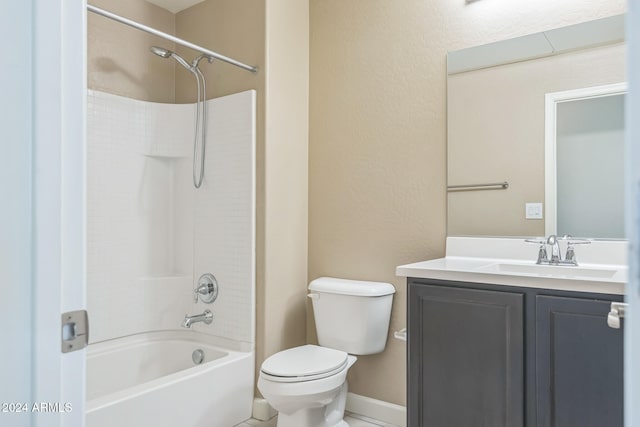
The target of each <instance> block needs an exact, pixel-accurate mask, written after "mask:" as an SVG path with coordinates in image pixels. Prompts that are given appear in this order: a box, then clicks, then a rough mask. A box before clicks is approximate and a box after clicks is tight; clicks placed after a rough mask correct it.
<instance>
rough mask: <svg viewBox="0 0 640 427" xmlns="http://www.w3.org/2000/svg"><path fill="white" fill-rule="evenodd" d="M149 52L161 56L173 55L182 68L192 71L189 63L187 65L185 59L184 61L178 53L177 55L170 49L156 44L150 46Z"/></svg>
mask: <svg viewBox="0 0 640 427" xmlns="http://www.w3.org/2000/svg"><path fill="white" fill-rule="evenodd" d="M151 52H153V53H154V54H156V55H158V56H159V57H161V58H169V57H173V59H175V60H176V61H178V63H179V64H180V65H182V66H183V67H184V68H186V69H187V70H189V71H191V72H193V69H192V67H191V65H189V64H188V63H187V61H185V60H184V59H182V57H181V56H180V55H178V54H177V53H175V52H172V51H170V50H169V49H165V48H163V47H158V46H151Z"/></svg>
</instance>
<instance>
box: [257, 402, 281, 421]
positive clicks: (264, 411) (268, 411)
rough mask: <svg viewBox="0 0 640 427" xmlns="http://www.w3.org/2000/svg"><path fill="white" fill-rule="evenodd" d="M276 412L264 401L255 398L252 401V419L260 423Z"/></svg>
mask: <svg viewBox="0 0 640 427" xmlns="http://www.w3.org/2000/svg"><path fill="white" fill-rule="evenodd" d="M277 414H278V412H277V411H276V410H275V409H273V408H272V407H271V405H269V402H267V401H266V400H265V399H261V398H259V397H256V398H254V399H253V418H255V419H256V420H260V421H268V420H270V419H271V418H273V417H275V416H276V415H277Z"/></svg>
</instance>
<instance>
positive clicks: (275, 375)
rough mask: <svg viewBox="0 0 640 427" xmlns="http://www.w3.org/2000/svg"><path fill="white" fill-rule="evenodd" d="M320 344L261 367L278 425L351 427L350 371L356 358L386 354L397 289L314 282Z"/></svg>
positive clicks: (330, 280)
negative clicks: (347, 418)
mask: <svg viewBox="0 0 640 427" xmlns="http://www.w3.org/2000/svg"><path fill="white" fill-rule="evenodd" d="M309 291H310V292H309V294H308V295H307V296H308V297H309V298H311V300H312V303H313V316H314V319H315V323H316V332H317V334H318V343H319V344H320V345H319V346H317V345H303V346H300V347H294V348H290V349H288V350H283V351H281V352H279V353H276V354H274V355H272V356H271V357H269V358H267V359H266V360H265V361H264V362H263V363H262V366H261V368H260V376H259V378H258V389H259V390H260V392H261V393H262V395H263V396H264V398H265V399H266V400H267V402H269V404H270V405H271V406H272V407H273V408H274V409H276V410H277V411H278V413H279V415H278V427H349V424H347V423H346V422H345V421H344V409H345V404H346V401H347V389H348V384H347V372H348V371H349V368H350V367H351V366H353V364H354V363H355V362H356V360H357V357H356V355H367V354H376V353H381V352H382V351H383V350H384V348H385V345H386V342H387V333H388V330H389V319H390V317H391V303H392V300H393V294H394V292H395V288H394V287H393V285H391V284H389V283H382V282H367V281H358V280H346V279H337V278H332V277H321V278H318V279H315V280H314V281H312V282H311V283H310V284H309Z"/></svg>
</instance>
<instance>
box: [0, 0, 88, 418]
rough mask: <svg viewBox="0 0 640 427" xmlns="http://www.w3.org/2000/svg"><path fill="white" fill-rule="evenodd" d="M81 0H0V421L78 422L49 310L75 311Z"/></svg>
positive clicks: (73, 381) (54, 315) (78, 387)
mask: <svg viewBox="0 0 640 427" xmlns="http://www.w3.org/2000/svg"><path fill="white" fill-rule="evenodd" d="M85 10H86V4H85V2H84V1H83V0H64V1H51V0H21V1H12V2H6V1H5V2H2V6H1V11H0V12H1V13H0V31H1V32H2V35H3V40H4V43H3V54H2V55H0V58H1V61H2V62H1V63H0V66H1V70H2V71H1V75H2V80H3V90H2V92H3V96H2V97H1V98H0V105H2V107H1V109H2V110H1V111H0V113H2V116H1V117H2V126H0V135H1V136H2V139H1V141H0V144H1V145H0V170H1V172H0V173H1V174H2V175H1V176H0V178H1V179H0V191H1V193H0V203H2V207H1V208H0V225H1V227H2V229H1V230H2V236H1V240H0V260H1V261H0V280H1V285H2V295H1V298H0V300H1V301H2V302H1V307H0V316H1V319H0V321H1V322H2V325H3V326H2V328H1V329H0V330H2V341H3V342H2V344H3V345H2V350H0V382H1V383H2V386H1V387H0V404H1V405H2V406H3V407H1V408H0V425H11V426H15V427H22V426H25V427H26V426H38V427H40V426H65V427H66V426H69V427H71V426H73V427H82V426H84V402H85V391H84V390H85V356H86V355H85V353H86V351H84V350H79V351H76V352H70V353H64V354H63V353H62V351H61V348H62V343H61V314H62V313H63V312H66V311H71V310H83V309H85V307H86V305H85V261H84V258H85V254H84V247H85V244H84V242H85V227H84V218H85V215H84V205H85V204H84V186H85V179H84V158H85V156H84V144H85V143H84V140H85V136H84V135H85V97H86V83H85V82H86V78H85V74H86V73H85V68H86V67H85V56H86V54H85V51H86V49H85V39H86V31H85V27H86V25H85V20H86V19H85V14H86V12H85Z"/></svg>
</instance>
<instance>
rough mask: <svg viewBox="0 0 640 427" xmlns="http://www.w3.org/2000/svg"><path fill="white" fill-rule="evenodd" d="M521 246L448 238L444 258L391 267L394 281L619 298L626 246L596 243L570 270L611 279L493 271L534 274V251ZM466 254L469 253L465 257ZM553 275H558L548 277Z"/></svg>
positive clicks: (563, 269)
mask: <svg viewBox="0 0 640 427" xmlns="http://www.w3.org/2000/svg"><path fill="white" fill-rule="evenodd" d="M521 242H522V239H511V238H507V239H505V238H495V239H494V238H474V237H472V238H466V237H453V238H452V237H448V238H447V254H446V256H445V257H444V258H438V259H433V260H428V261H421V262H416V263H411V264H406V265H400V266H398V267H396V275H397V276H401V277H407V278H418V279H435V280H444V281H452V282H453V281H455V282H470V283H486V284H493V285H504V286H515V287H526V288H538V289H551V290H562V291H573V292H589V293H598V294H610V295H624V293H625V286H626V282H627V275H628V269H627V266H626V258H625V255H626V242H613V243H612V242H596V243H594V244H593V245H589V246H592V247H590V248H589V252H588V253H587V252H586V251H585V252H586V253H584V254H582V255H584V259H585V261H587V262H582V263H579V267H578V268H576V269H575V271H578V272H579V271H583V272H589V271H595V272H597V273H598V272H601V271H605V272H611V273H610V275H611V277H606V278H605V277H582V276H578V277H573V276H572V275H571V272H572V270H571V269H572V268H574V267H571V266H542V269H541V270H542V272H543V273H544V274H534V273H530V272H528V271H527V272H526V273H520V272H504V271H498V270H499V269H497V268H495V267H499V266H503V265H505V266H509V265H515V266H517V267H522V268H524V269H528V270H532V271H536V268H537V267H535V266H536V263H535V259H532V258H535V247H533V248H531V247H529V246H523V245H522V243H521ZM612 245H613V246H612ZM478 247H483V248H484V249H486V252H487V253H488V254H489V255H490V256H489V257H481V256H477V255H478V254H479V252H478V250H477V248H478ZM467 248H474V249H473V250H472V251H469V250H468V249H467ZM599 248H601V249H603V253H606V254H611V253H616V252H617V253H618V254H620V256H617V257H615V258H612V257H611V256H609V257H605V256H603V257H598V256H597V252H598V251H599ZM581 249H582V248H581ZM504 254H509V257H505V256H504ZM514 254H515V255H514ZM594 254H595V255H596V256H594ZM578 256H580V254H578ZM595 259H602V260H603V261H604V262H605V263H598V262H593V261H594V260H595ZM492 267H493V268H492ZM555 272H558V274H554V273H555Z"/></svg>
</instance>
